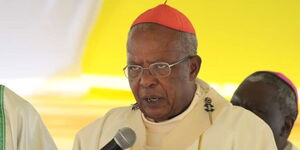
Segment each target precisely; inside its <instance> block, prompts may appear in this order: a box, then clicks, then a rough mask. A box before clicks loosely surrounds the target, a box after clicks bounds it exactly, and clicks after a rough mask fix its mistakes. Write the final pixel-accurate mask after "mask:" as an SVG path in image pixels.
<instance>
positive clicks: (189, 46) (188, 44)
mask: <svg viewBox="0 0 300 150" xmlns="http://www.w3.org/2000/svg"><path fill="white" fill-rule="evenodd" d="M155 26H161V27H165V26H163V25H159V24H156V23H141V24H137V25H135V26H133V27H132V28H131V29H130V31H129V33H128V37H131V34H132V33H133V32H134V31H135V30H136V29H137V28H138V29H139V30H142V31H146V30H148V29H152V28H153V27H155ZM165 28H168V27H165ZM169 29H171V28H169ZM172 30H174V29H172ZM175 31H177V30H175ZM177 32H178V35H179V39H178V41H179V42H180V44H181V46H182V47H183V48H184V52H185V53H187V55H189V56H192V55H197V47H198V42H197V37H196V35H195V34H191V33H186V32H182V31H177Z"/></svg>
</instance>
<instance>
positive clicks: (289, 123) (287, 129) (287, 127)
mask: <svg viewBox="0 0 300 150" xmlns="http://www.w3.org/2000/svg"><path fill="white" fill-rule="evenodd" d="M293 125H294V119H292V118H291V117H285V121H284V126H283V127H282V128H281V133H280V136H282V137H284V138H286V139H287V138H288V137H289V135H290V133H291V130H292V128H293Z"/></svg>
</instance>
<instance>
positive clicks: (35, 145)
mask: <svg viewBox="0 0 300 150" xmlns="http://www.w3.org/2000/svg"><path fill="white" fill-rule="evenodd" d="M0 109H1V112H0V130H1V133H0V150H57V147H56V145H55V143H54V141H53V139H52V137H51V135H50V134H49V132H48V130H47V128H46V127H45V125H44V123H43V122H42V120H41V117H40V115H39V113H38V112H37V111H36V110H35V109H34V108H33V106H32V105H31V104H30V103H28V102H27V101H26V100H24V99H23V98H21V97H20V96H18V95H16V94H15V93H14V92H13V91H11V90H10V89H8V88H6V87H4V86H3V85H0Z"/></svg>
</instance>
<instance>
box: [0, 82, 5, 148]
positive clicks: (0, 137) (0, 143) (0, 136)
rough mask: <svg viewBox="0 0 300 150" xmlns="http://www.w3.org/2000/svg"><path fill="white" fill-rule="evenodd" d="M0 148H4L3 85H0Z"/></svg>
mask: <svg viewBox="0 0 300 150" xmlns="http://www.w3.org/2000/svg"><path fill="white" fill-rule="evenodd" d="M0 150H5V114H4V86H3V85H0Z"/></svg>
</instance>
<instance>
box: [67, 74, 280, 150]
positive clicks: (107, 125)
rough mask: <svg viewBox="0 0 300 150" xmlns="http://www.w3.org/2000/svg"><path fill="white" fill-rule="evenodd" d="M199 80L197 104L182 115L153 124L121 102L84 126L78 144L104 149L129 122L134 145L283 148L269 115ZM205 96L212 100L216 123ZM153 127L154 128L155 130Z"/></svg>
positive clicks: (77, 149) (164, 149)
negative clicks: (239, 103) (258, 113)
mask: <svg viewBox="0 0 300 150" xmlns="http://www.w3.org/2000/svg"><path fill="white" fill-rule="evenodd" d="M196 84H197V90H196V92H195V96H194V98H193V101H192V103H191V105H190V106H189V108H188V109H187V110H186V111H184V112H183V113H182V114H180V115H179V116H176V117H175V118H172V119H171V120H168V121H166V122H162V123H153V124H152V125H150V126H149V124H148V125H147V123H145V119H143V118H144V117H143V114H142V112H141V111H140V110H132V109H131V107H122V108H116V109H113V110H111V111H109V112H108V113H107V114H106V115H105V116H104V117H102V118H100V119H98V120H96V121H95V122H93V123H91V124H90V125H88V126H86V127H84V128H83V129H81V130H80V131H79V132H78V133H77V135H76V138H75V141H74V145H73V150H99V149H100V148H102V147H103V146H105V145H106V144H107V143H108V142H109V141H110V140H111V139H113V137H114V136H115V134H116V132H117V130H118V129H120V128H123V127H130V128H132V129H133V130H134V131H135V133H136V135H137V140H136V142H135V144H134V145H133V146H132V147H131V148H129V149H130V150H198V149H201V150H276V149H277V148H276V144H275V141H274V138H273V134H272V131H271V129H270V128H269V126H268V125H267V124H266V123H265V122H264V121H263V120H261V119H260V118H259V117H257V116H256V115H254V114H253V113H251V112H250V111H248V110H246V109H243V108H241V107H238V106H232V105H231V103H230V102H228V101H226V100H225V99H224V98H223V97H222V96H220V95H219V94H218V93H217V92H216V91H215V90H214V89H212V88H210V87H209V86H208V85H207V84H206V83H205V82H203V81H201V80H198V79H197V81H196ZM205 99H211V101H212V102H211V104H212V105H213V109H214V111H213V112H212V113H211V121H212V124H211V121H210V117H209V113H208V112H207V111H206V110H207V103H206V102H207V101H206V100H205ZM174 124H175V125H174ZM151 126H154V128H153V127H151ZM155 126H156V127H157V126H162V129H161V130H157V129H159V128H160V127H158V128H156V129H155ZM149 127H150V128H152V129H154V130H152V131H154V132H150V130H149ZM165 127H166V128H165ZM170 127H171V129H170ZM164 129H166V130H164ZM164 131H166V132H167V133H164ZM155 132H161V133H158V134H157V133H155ZM153 133H154V135H155V134H156V135H158V136H157V138H159V140H157V141H155V136H153ZM151 136H152V138H151ZM153 137H154V138H153ZM149 141H150V142H149ZM149 145H150V146H149Z"/></svg>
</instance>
